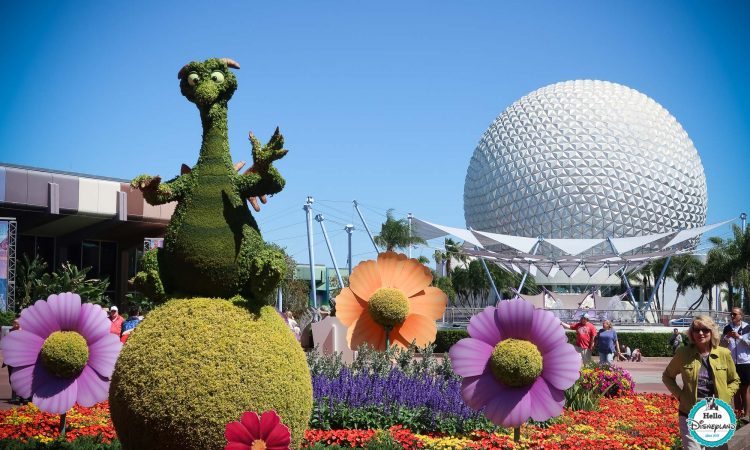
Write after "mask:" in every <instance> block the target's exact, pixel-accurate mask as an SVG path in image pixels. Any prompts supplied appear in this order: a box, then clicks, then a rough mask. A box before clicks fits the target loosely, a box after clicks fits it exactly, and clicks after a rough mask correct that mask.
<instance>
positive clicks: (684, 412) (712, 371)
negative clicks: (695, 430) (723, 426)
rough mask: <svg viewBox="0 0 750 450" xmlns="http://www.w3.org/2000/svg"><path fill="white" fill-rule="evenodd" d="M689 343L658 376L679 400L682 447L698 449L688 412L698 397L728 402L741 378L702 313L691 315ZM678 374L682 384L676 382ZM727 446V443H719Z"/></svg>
mask: <svg viewBox="0 0 750 450" xmlns="http://www.w3.org/2000/svg"><path fill="white" fill-rule="evenodd" d="M687 335H688V341H689V342H690V345H688V346H683V347H680V348H679V349H678V350H677V353H675V355H674V357H672V360H671V361H670V362H669V364H668V365H667V368H666V369H664V373H663V374H662V376H661V380H662V382H663V383H664V385H665V386H666V387H667V389H669V392H671V393H672V395H674V396H675V397H676V398H677V399H678V400H679V401H680V404H679V425H680V438H681V439H682V448H683V450H700V449H701V448H702V447H701V445H700V444H699V443H698V441H696V440H695V439H693V437H692V435H691V434H690V431H689V430H688V425H687V416H688V413H689V412H690V410H691V409H692V408H693V406H694V405H695V404H696V403H697V402H698V399H702V398H706V397H716V398H719V399H721V400H723V401H725V402H727V403H728V404H731V401H732V397H733V396H734V394H735V393H736V392H737V390H738V389H739V387H740V378H739V376H738V375H737V371H736V369H735V367H734V362H733V361H732V355H731V353H730V352H729V350H727V349H726V348H723V347H720V346H719V341H720V340H721V337H720V335H719V329H718V327H717V326H716V322H714V320H713V319H712V318H711V317H709V316H704V315H697V316H695V317H693V322H692V323H691V324H690V328H689V329H688V334H687ZM677 375H680V376H681V377H682V384H683V386H682V387H680V385H679V384H677V380H676V378H677ZM717 448H727V447H726V444H724V446H722V447H717Z"/></svg>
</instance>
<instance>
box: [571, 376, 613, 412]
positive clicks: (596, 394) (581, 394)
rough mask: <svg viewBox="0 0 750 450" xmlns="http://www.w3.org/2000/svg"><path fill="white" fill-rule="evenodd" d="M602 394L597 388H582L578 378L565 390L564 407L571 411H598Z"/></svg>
mask: <svg viewBox="0 0 750 450" xmlns="http://www.w3.org/2000/svg"><path fill="white" fill-rule="evenodd" d="M603 396H604V395H603V394H602V393H601V391H600V390H599V389H586V388H584V387H583V386H582V385H581V380H580V379H579V380H578V381H576V382H575V384H574V385H573V386H571V387H569V388H568V389H566V390H565V407H566V408H568V409H570V410H572V411H599V401H600V400H601V399H602V397H603Z"/></svg>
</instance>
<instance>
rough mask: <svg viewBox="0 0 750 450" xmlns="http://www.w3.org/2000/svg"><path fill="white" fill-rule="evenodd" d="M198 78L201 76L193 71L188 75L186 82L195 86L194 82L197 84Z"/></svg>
mask: <svg viewBox="0 0 750 450" xmlns="http://www.w3.org/2000/svg"><path fill="white" fill-rule="evenodd" d="M200 80H201V77H200V76H199V75H198V74H197V73H195V72H193V73H191V74H190V75H188V84H189V85H190V86H195V85H196V84H198V82H199V81H200Z"/></svg>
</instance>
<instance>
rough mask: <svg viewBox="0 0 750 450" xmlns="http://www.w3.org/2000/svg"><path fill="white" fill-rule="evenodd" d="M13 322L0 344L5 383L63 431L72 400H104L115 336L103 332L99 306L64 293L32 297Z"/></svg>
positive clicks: (115, 350) (104, 323)
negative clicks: (56, 418) (14, 325)
mask: <svg viewBox="0 0 750 450" xmlns="http://www.w3.org/2000/svg"><path fill="white" fill-rule="evenodd" d="M18 321H19V323H20V325H21V329H20V330H18V331H14V332H12V333H10V334H9V335H8V336H6V337H5V338H4V339H3V340H2V342H1V343H0V348H2V352H3V358H4V359H5V362H6V363H7V364H8V365H9V366H11V367H13V368H14V370H13V373H12V374H11V376H10V383H11V386H12V388H13V390H14V391H16V392H17V393H18V394H19V395H20V396H21V397H24V398H31V399H32V402H33V403H34V404H35V405H36V406H37V407H38V408H39V409H40V410H42V411H44V412H48V413H51V414H60V415H61V417H60V432H61V434H62V435H64V434H65V413H66V412H67V411H68V410H69V409H70V408H72V407H73V405H74V404H75V403H76V402H77V403H79V404H80V405H82V406H85V407H90V406H93V405H94V404H96V403H99V402H101V401H104V400H106V399H107V394H108V392H109V383H110V377H111V376H112V372H113V370H114V368H115V361H117V356H118V355H119V353H120V349H121V348H122V344H121V343H120V339H119V338H118V336H116V335H114V334H111V333H110V332H109V328H110V322H109V319H108V318H107V313H106V312H105V311H104V310H103V309H102V308H101V307H100V306H98V305H94V304H91V303H84V304H81V297H80V296H79V295H78V294H73V293H70V292H66V293H63V294H56V295H50V296H49V297H48V298H47V300H46V301H45V300H37V302H36V303H34V304H33V305H31V306H29V307H27V308H25V309H24V310H23V311H21V317H20V318H19V319H18Z"/></svg>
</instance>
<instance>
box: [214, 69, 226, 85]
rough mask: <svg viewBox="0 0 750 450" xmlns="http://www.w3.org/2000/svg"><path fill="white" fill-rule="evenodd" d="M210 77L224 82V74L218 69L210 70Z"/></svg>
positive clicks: (218, 81)
mask: <svg viewBox="0 0 750 450" xmlns="http://www.w3.org/2000/svg"><path fill="white" fill-rule="evenodd" d="M211 79H212V80H214V81H215V82H217V83H223V82H224V74H223V73H221V72H219V71H218V70H216V71H214V72H211Z"/></svg>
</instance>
